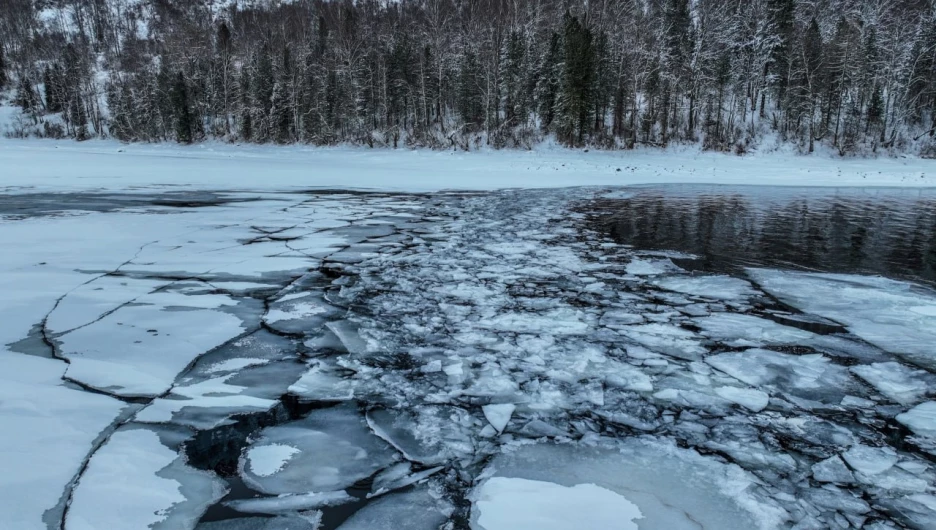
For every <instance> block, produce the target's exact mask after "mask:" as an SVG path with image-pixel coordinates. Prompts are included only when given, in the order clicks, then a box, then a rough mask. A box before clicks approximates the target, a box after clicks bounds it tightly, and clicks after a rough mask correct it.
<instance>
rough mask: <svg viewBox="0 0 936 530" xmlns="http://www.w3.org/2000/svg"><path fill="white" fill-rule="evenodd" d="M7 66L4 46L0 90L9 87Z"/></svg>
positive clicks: (0, 68)
mask: <svg viewBox="0 0 936 530" xmlns="http://www.w3.org/2000/svg"><path fill="white" fill-rule="evenodd" d="M6 69H7V65H6V59H4V57H3V46H0V90H3V89H4V88H6V85H7V71H6Z"/></svg>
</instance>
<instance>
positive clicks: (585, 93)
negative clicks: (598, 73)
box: [557, 13, 595, 145]
mask: <svg viewBox="0 0 936 530" xmlns="http://www.w3.org/2000/svg"><path fill="white" fill-rule="evenodd" d="M563 45H564V54H563V59H564V61H563V72H562V83H561V85H560V92H559V97H558V101H557V103H558V107H559V112H558V117H559V127H558V129H557V132H558V134H559V138H560V139H561V140H562V141H564V142H566V143H568V144H570V145H581V144H582V143H583V141H584V139H585V133H586V131H587V129H588V126H589V124H590V117H591V112H592V103H593V95H594V93H593V88H594V87H593V83H594V78H595V48H594V43H593V37H592V33H591V30H589V29H588V28H587V27H586V26H585V25H583V24H582V23H581V22H579V20H578V18H576V17H573V16H571V15H569V14H568V13H567V14H566V23H565V32H564V34H563Z"/></svg>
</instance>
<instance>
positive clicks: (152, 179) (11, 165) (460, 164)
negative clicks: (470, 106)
mask: <svg viewBox="0 0 936 530" xmlns="http://www.w3.org/2000/svg"><path fill="white" fill-rule="evenodd" d="M37 159H41V160H42V164H36V163H35V161H36V160H37ZM623 165H627V166H629V167H631V168H634V171H627V172H619V171H616V170H617V168H619V167H621V166H623ZM0 167H3V168H5V169H6V175H5V176H4V184H5V185H6V186H9V187H11V188H13V187H21V186H27V187H30V188H32V189H39V190H61V191H64V190H76V189H110V190H113V189H127V188H131V187H132V186H135V185H142V186H147V187H154V186H161V187H167V186H175V185H181V186H186V187H190V188H195V189H229V188H231V187H232V183H237V184H236V185H235V187H239V188H243V189H251V190H277V191H283V190H287V189H290V188H291V189H296V188H309V187H341V188H371V189H392V190H406V191H433V190H439V189H451V188H458V189H474V190H488V189H503V188H511V187H537V188H542V187H563V186H583V185H613V186H625V185H635V184H649V183H653V184H663V183H691V182H696V183H708V184H751V183H752V180H751V175H757V179H756V182H757V183H758V184H761V185H771V184H773V185H783V186H902V187H924V186H934V185H936V177H934V176H931V175H932V173H933V172H932V168H931V162H929V161H927V160H922V159H914V158H901V159H888V158H878V159H842V158H838V157H831V156H830V157H825V156H812V157H796V158H794V159H793V163H791V159H790V156H789V155H785V154H782V153H776V154H755V155H751V156H745V157H738V156H726V155H724V154H719V153H698V152H688V151H686V152H674V151H666V152H660V151H654V150H646V151H640V150H638V151H627V152H613V151H605V152H603V151H594V150H593V151H590V152H588V153H583V152H582V151H576V150H567V149H555V148H550V147H548V146H542V147H538V148H536V149H534V150H532V151H519V150H505V151H485V152H480V153H477V152H475V153H461V152H447V151H427V150H419V151H411V150H402V149H401V150H389V149H387V150H381V149H377V150H371V149H365V148H353V147H337V148H309V147H305V146H288V147H273V146H256V145H238V146H234V145H227V144H222V143H205V144H199V145H194V146H177V145H169V144H166V145H147V144H130V145H125V144H120V143H117V142H113V141H90V142H81V143H78V142H70V141H41V140H3V141H0ZM310 167H314V168H315V171H314V172H312V173H310V172H309V168H310ZM261 174H262V175H263V178H261V179H258V178H255V176H256V175H261ZM921 174H924V175H925V176H924V177H921V176H920V175H921ZM442 175H444V178H443V177H442Z"/></svg>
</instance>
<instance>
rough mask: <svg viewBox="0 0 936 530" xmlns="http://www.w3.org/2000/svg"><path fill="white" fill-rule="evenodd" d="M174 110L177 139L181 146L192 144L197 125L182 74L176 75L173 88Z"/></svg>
mask: <svg viewBox="0 0 936 530" xmlns="http://www.w3.org/2000/svg"><path fill="white" fill-rule="evenodd" d="M172 108H173V114H174V115H175V138H176V141H177V142H179V143H180V144H190V143H192V141H193V140H194V133H195V124H194V118H193V116H192V109H191V106H190V102H189V96H188V87H187V84H186V82H185V76H184V75H183V74H182V72H179V73H178V74H177V75H176V80H175V84H174V85H173V86H172Z"/></svg>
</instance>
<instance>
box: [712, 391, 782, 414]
mask: <svg viewBox="0 0 936 530" xmlns="http://www.w3.org/2000/svg"><path fill="white" fill-rule="evenodd" d="M715 393H716V394H718V395H719V396H721V397H723V398H725V399H727V400H728V401H731V402H732V403H737V404H738V405H741V406H742V407H744V408H746V409H748V410H750V411H752V412H760V411H762V410H764V409H765V408H767V404H768V402H769V401H770V397H769V396H768V395H767V394H766V393H764V392H761V391H760V390H756V389H753V388H739V387H734V386H720V387H718V388H716V389H715Z"/></svg>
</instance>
